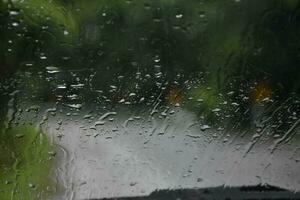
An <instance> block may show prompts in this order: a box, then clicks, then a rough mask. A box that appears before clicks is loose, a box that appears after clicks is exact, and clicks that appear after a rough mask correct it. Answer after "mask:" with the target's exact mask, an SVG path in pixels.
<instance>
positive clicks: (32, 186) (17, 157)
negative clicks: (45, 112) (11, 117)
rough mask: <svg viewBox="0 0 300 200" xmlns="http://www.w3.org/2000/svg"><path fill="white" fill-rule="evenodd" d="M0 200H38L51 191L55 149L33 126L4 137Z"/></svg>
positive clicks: (0, 146) (10, 131) (16, 128)
mask: <svg viewBox="0 0 300 200" xmlns="http://www.w3.org/2000/svg"><path fill="white" fill-rule="evenodd" d="M0 149H1V156H0V168H1V170H0V180H1V181H0V188H1V189H0V199H3V200H8V199H24V200H34V199H41V197H45V196H46V195H47V193H49V191H47V187H49V188H51V183H50V178H49V173H50V158H51V155H50V154H49V152H50V151H51V146H50V145H49V141H48V139H47V136H45V135H44V134H43V133H41V132H39V131H37V130H35V128H34V127H32V126H19V127H14V128H12V129H9V130H7V131H6V132H4V133H2V134H1V145H0Z"/></svg>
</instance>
